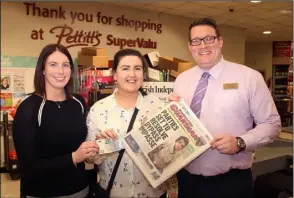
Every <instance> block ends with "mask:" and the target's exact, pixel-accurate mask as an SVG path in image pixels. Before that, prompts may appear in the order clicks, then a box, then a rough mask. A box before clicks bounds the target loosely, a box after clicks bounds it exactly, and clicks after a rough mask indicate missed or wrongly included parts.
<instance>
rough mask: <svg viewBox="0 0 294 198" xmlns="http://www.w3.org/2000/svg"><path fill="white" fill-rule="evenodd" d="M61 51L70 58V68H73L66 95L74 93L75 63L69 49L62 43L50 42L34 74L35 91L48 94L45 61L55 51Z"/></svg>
mask: <svg viewBox="0 0 294 198" xmlns="http://www.w3.org/2000/svg"><path fill="white" fill-rule="evenodd" d="M55 51H59V52H61V53H63V54H64V55H65V56H66V57H67V58H68V60H69V63H70V69H71V76H70V79H69V81H68V83H67V84H66V85H65V87H64V91H65V94H66V97H67V98H69V97H70V96H71V95H72V94H73V86H74V85H73V75H74V64H73V60H72V57H71V55H70V53H69V51H68V50H67V49H66V47H64V46H63V45H60V44H49V45H47V46H45V47H44V48H43V49H42V51H41V53H40V55H39V58H38V61H37V65H36V70H35V76H34V87H35V91H34V93H37V94H40V95H42V96H46V89H45V78H44V75H43V71H44V69H45V63H46V60H47V58H48V56H50V55H51V54H52V53H53V52H55Z"/></svg>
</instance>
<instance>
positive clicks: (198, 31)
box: [188, 25, 223, 70]
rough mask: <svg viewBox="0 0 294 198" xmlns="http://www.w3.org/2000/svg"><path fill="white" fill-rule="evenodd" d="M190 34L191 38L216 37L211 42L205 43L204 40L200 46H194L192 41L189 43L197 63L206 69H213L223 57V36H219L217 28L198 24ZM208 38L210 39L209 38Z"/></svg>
mask: <svg viewBox="0 0 294 198" xmlns="http://www.w3.org/2000/svg"><path fill="white" fill-rule="evenodd" d="M190 35H191V40H194V39H203V38H206V37H216V38H215V40H214V42H213V43H211V44H205V43H204V41H203V40H202V41H201V43H200V45H198V46H193V45H191V43H189V44H188V46H189V50H190V51H191V53H192V56H193V57H194V59H195V61H196V62H197V65H198V66H199V67H200V68H202V69H204V70H209V69H211V68H212V67H213V66H214V65H216V64H217V63H218V62H219V61H220V59H221V48H222V47H223V39H222V37H217V35H216V31H215V29H214V28H213V27H211V26H209V25H198V26H195V27H193V28H192V29H191V32H190ZM207 40H208V41H209V39H207ZM210 42H211V41H210Z"/></svg>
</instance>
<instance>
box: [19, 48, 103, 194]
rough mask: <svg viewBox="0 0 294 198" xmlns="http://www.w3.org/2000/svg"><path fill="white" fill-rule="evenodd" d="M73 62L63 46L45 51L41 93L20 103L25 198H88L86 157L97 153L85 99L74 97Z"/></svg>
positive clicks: (39, 73) (38, 82)
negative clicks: (89, 138) (89, 134)
mask: <svg viewBox="0 0 294 198" xmlns="http://www.w3.org/2000/svg"><path fill="white" fill-rule="evenodd" d="M73 69H74V67H73V61H72V58H71V56H70V54H69V52H68V50H67V49H66V48H65V47H63V46H61V45H58V44H51V45H47V46H46V47H45V48H44V49H43V50H42V52H41V54H40V56H39V58H38V62H37V66H36V71H35V77H34V86H35V91H34V93H33V94H32V95H30V96H29V97H28V98H27V99H25V100H24V101H23V102H22V103H21V104H20V105H19V107H18V109H17V112H16V115H15V118H14V121H13V139H14V144H15V148H16V152H17V155H18V159H19V161H20V167H21V171H22V177H21V182H20V185H21V188H20V191H21V194H22V196H24V197H60V196H65V197H87V196H88V191H89V187H88V181H87V177H86V172H85V164H84V160H85V159H86V158H88V157H90V156H92V155H93V154H95V153H96V152H98V146H97V144H96V143H95V142H85V139H86V136H87V127H86V123H85V119H84V101H83V99H82V98H81V97H79V96H78V95H73V74H74V71H73Z"/></svg>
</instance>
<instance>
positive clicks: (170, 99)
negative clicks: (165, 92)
mask: <svg viewBox="0 0 294 198" xmlns="http://www.w3.org/2000/svg"><path fill="white" fill-rule="evenodd" d="M180 100H181V97H180V96H179V95H178V94H176V93H172V94H170V95H169V96H168V102H173V101H175V102H179V101H180Z"/></svg>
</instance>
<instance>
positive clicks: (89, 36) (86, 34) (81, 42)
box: [50, 25, 102, 48]
mask: <svg viewBox="0 0 294 198" xmlns="http://www.w3.org/2000/svg"><path fill="white" fill-rule="evenodd" d="M50 33H51V34H55V36H56V37H57V43H58V44H63V45H64V46H65V47H67V48H70V47H76V46H88V45H92V46H93V47H96V46H98V45H99V44H100V38H99V37H100V36H102V34H101V33H99V31H98V30H94V31H84V30H76V31H74V29H73V28H71V27H69V26H67V25H63V26H56V27H53V28H52V29H51V30H50Z"/></svg>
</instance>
